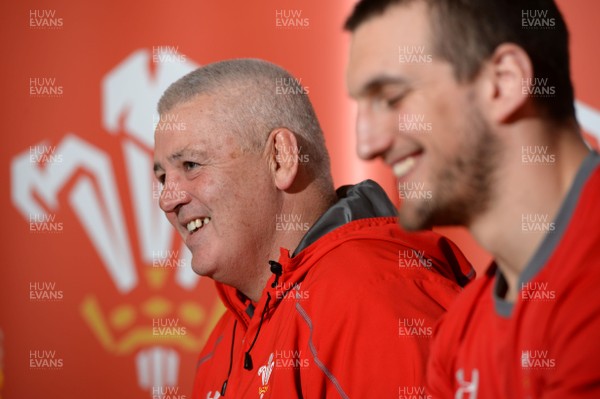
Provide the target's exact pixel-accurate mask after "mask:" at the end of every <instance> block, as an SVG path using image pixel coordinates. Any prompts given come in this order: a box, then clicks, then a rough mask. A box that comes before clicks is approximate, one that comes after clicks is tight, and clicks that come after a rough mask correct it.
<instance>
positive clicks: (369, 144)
mask: <svg viewBox="0 0 600 399" xmlns="http://www.w3.org/2000/svg"><path fill="white" fill-rule="evenodd" d="M393 140H394V133H393V131H392V129H389V126H386V124H385V123H383V121H381V120H379V119H378V118H377V117H376V116H375V115H374V114H373V113H372V112H371V111H369V110H368V109H367V107H366V106H364V105H359V106H358V111H357V114H356V152H357V154H358V156H359V157H360V158H361V159H365V160H369V159H373V158H375V157H377V156H379V155H381V154H383V153H384V152H385V151H387V150H388V149H389V148H390V147H391V145H392V142H393Z"/></svg>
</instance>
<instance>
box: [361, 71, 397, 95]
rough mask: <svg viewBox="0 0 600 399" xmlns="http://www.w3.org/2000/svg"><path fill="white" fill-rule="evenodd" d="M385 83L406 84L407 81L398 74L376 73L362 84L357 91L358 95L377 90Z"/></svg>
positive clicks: (385, 84)
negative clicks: (376, 74)
mask: <svg viewBox="0 0 600 399" xmlns="http://www.w3.org/2000/svg"><path fill="white" fill-rule="evenodd" d="M387 85H408V81H407V80H406V79H404V78H402V77H399V76H389V75H378V76H375V77H374V78H372V79H370V80H369V81H367V83H365V84H364V85H363V86H362V88H361V89H360V90H359V91H358V96H360V97H362V96H364V95H366V94H368V93H373V92H378V91H380V90H381V88H382V87H384V86H387Z"/></svg>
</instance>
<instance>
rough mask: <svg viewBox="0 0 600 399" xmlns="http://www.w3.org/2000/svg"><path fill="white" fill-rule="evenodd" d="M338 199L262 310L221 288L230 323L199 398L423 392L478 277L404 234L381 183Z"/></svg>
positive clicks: (201, 369)
mask: <svg viewBox="0 0 600 399" xmlns="http://www.w3.org/2000/svg"><path fill="white" fill-rule="evenodd" d="M338 195H341V196H343V198H341V199H340V201H339V202H338V203H337V204H336V205H334V206H333V207H332V208H330V209H329V210H328V211H327V212H326V213H325V214H324V215H323V216H322V217H321V219H319V221H317V223H316V224H315V225H314V226H313V227H312V228H311V229H310V230H309V231H308V233H307V234H306V236H305V238H304V239H303V241H302V242H301V244H300V246H299V248H297V249H296V251H295V252H294V253H293V254H292V253H290V251H289V250H287V249H285V248H282V249H281V253H280V257H279V259H278V261H277V263H276V262H272V264H274V265H276V266H275V269H273V268H272V269H271V270H275V271H276V272H278V273H277V274H274V275H273V276H272V277H271V279H270V281H269V282H268V283H267V286H266V287H265V289H264V290H263V293H262V297H261V299H260V301H259V302H258V303H255V304H253V303H251V301H250V300H248V299H247V298H245V297H244V296H243V295H242V294H241V293H239V292H238V291H237V290H236V289H234V288H232V287H228V286H225V285H222V284H219V283H217V288H218V291H219V294H220V296H221V299H222V300H223V302H224V304H225V306H226V307H227V311H226V313H225V314H224V315H223V317H222V318H221V320H220V321H219V322H218V324H217V326H216V327H215V329H214V331H213V332H212V334H211V336H210V338H209V339H208V342H207V343H206V345H205V347H204V350H203V351H202V353H201V354H200V356H199V359H198V367H197V371H196V378H195V382H194V393H193V398H195V399H199V398H201V399H207V398H218V397H221V396H226V397H230V398H260V399H262V398H277V399H283V398H286V399H287V398H323V397H328V398H330V397H331V398H338V397H340V398H398V397H399V395H400V397H402V395H403V394H405V396H406V397H411V396H410V395H411V394H413V393H414V394H419V393H421V392H424V385H425V366H426V361H427V356H428V353H429V346H430V342H431V334H432V332H433V327H434V325H435V323H436V322H437V320H438V319H439V317H440V316H441V315H442V314H443V312H444V311H445V310H446V309H447V307H448V306H449V304H450V303H451V302H452V300H453V299H454V297H455V296H456V295H457V294H458V293H459V292H460V290H461V285H464V284H465V283H466V282H468V281H469V280H470V279H471V278H473V277H474V271H473V269H472V268H471V266H470V265H469V263H468V262H467V260H466V259H465V258H464V256H463V255H462V253H461V252H460V251H459V250H458V248H457V247H456V246H455V245H454V244H453V243H452V242H450V241H449V240H447V239H445V238H443V237H442V236H440V235H438V234H436V233H433V232H422V233H410V234H409V233H407V232H404V231H402V230H401V229H400V228H399V227H398V225H397V218H396V217H395V209H394V207H393V205H392V204H391V203H390V202H389V200H388V199H387V197H386V196H385V193H384V192H383V190H382V189H381V188H380V187H379V186H377V185H376V184H375V183H374V182H372V181H366V182H363V183H361V184H359V185H357V186H354V187H350V188H348V187H345V188H343V189H341V190H338ZM279 266H280V271H281V273H279V270H278V268H279ZM265 267H269V265H266V266H265ZM278 274H279V275H278ZM417 397H418V396H417Z"/></svg>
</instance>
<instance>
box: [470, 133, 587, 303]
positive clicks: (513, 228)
mask: <svg viewBox="0 0 600 399" xmlns="http://www.w3.org/2000/svg"><path fill="white" fill-rule="evenodd" d="M574 129H575V127H573V126H571V127H566V128H563V129H562V130H560V129H554V130H555V131H553V132H552V133H551V134H547V133H545V132H542V131H541V130H539V129H538V132H537V133H536V131H535V129H534V127H532V129H529V130H523V131H521V132H520V133H521V134H520V135H518V136H517V135H514V136H513V137H515V140H514V141H513V142H512V143H511V146H510V148H509V149H508V150H507V151H506V153H505V158H504V159H503V162H502V166H501V167H500V171H499V172H500V173H498V176H497V181H496V184H495V188H496V191H495V192H494V193H493V200H492V203H491V204H490V207H489V209H488V210H487V211H486V212H485V213H483V214H481V215H478V216H477V217H476V218H475V219H474V220H473V222H472V223H471V224H470V226H469V228H470V230H471V232H472V233H473V236H474V237H475V239H476V240H477V241H479V243H480V244H481V245H482V246H483V247H484V248H485V249H487V250H488V251H489V252H491V254H492V255H493V256H494V258H495V261H496V263H497V264H498V267H499V268H500V271H501V272H502V274H503V276H504V277H505V279H506V281H507V283H508V291H507V292H506V295H505V299H506V300H507V301H510V302H514V301H515V300H516V298H517V297H518V295H519V291H520V288H519V287H518V281H519V277H520V276H521V274H522V272H523V270H524V269H525V267H526V266H527V264H528V262H529V261H530V260H531V258H532V257H533V255H534V254H535V252H536V250H537V249H538V248H539V246H540V245H541V243H542V241H543V240H544V238H545V237H546V235H547V234H552V231H553V230H554V229H553V228H552V227H553V222H554V219H555V218H556V216H557V213H558V211H559V209H560V206H561V204H562V202H563V200H564V199H565V196H566V195H567V193H568V191H569V189H570V187H571V185H572V183H573V180H574V179H575V176H576V174H577V171H578V170H579V167H580V166H581V163H582V162H583V160H584V158H585V157H586V156H587V154H588V153H589V150H588V149H587V147H586V146H585V144H584V143H583V142H582V140H581V139H580V138H579V136H578V135H577V134H574Z"/></svg>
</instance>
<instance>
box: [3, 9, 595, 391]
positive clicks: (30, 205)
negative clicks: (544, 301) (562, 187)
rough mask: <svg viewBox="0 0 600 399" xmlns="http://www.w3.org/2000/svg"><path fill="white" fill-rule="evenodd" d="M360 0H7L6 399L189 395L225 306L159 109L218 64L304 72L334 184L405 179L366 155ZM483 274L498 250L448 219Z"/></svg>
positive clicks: (584, 118)
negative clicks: (168, 199) (157, 164)
mask: <svg viewBox="0 0 600 399" xmlns="http://www.w3.org/2000/svg"><path fill="white" fill-rule="evenodd" d="M558 2H559V4H560V6H561V8H562V10H563V12H564V14H565V17H566V19H567V23H568V25H569V26H570V29H571V33H572V47H571V49H572V68H573V76H574V80H575V86H576V95H577V99H578V103H577V106H578V112H579V116H580V121H581V122H582V124H583V126H584V128H585V130H586V136H587V137H588V139H589V141H590V143H592V145H595V146H597V143H598V142H597V139H598V137H600V93H599V91H598V87H599V83H600V79H599V77H598V71H599V70H600V56H599V55H598V51H597V50H598V43H597V41H598V38H599V37H600V28H599V27H598V25H597V17H598V15H600V3H598V2H597V1H595V0H576V1H572V0H571V1H569V0H559V1H558ZM353 4H354V1H353V0H338V1H331V2H329V1H317V0H302V1H300V0H261V1H260V2H241V1H240V2H215V1H212V2H209V1H208V0H194V1H190V0H174V1H171V2H159V1H139V0H132V1H128V2H116V1H105V2H89V1H80V2H74V1H66V0H47V1H44V2H41V1H33V0H22V1H18V2H3V3H2V5H0V9H1V11H2V12H1V14H0V15H1V17H0V18H2V23H1V24H0V29H1V31H2V35H1V37H0V40H1V43H2V49H3V51H4V61H3V62H2V74H1V79H2V90H3V92H4V95H3V98H4V100H2V115H3V117H2V122H3V125H4V127H5V128H4V134H3V143H2V145H1V146H0V154H1V161H2V168H1V173H2V176H1V181H2V182H3V186H4V189H3V190H2V197H1V201H2V209H3V215H4V217H5V218H6V219H4V220H5V222H6V223H5V224H4V226H5V227H4V228H3V229H2V241H1V245H2V255H3V262H2V265H1V273H0V398H3V399H5V398H6V399H9V398H19V399H21V398H33V397H36V396H38V395H43V397H45V398H49V399H54V398H88V399H95V398H107V397H117V398H140V399H141V398H149V397H152V398H157V397H158V398H170V399H175V398H177V399H185V398H189V397H190V395H191V386H192V379H193V376H194V369H195V361H196V356H197V354H198V353H199V351H200V349H201V347H202V345H203V343H204V341H205V340H206V338H207V335H208V334H209V332H210V330H211V328H212V326H213V325H214V323H215V322H216V320H217V319H218V317H219V316H220V315H221V313H222V311H223V307H222V305H221V304H220V302H219V300H218V299H217V298H216V296H215V291H214V288H213V284H212V282H211V281H210V280H208V279H203V278H199V277H198V276H196V275H194V274H193V273H192V272H191V270H190V268H189V254H188V252H187V251H186V250H185V248H183V247H182V243H181V241H180V240H179V238H178V237H177V236H176V235H175V233H174V231H173V230H172V229H171V227H170V226H169V225H168V223H167V221H166V218H165V217H164V215H163V214H162V213H161V212H160V210H159V209H158V206H157V200H158V194H159V189H160V187H158V186H157V185H156V183H154V181H153V174H152V147H153V138H152V136H153V126H154V125H155V124H156V123H157V115H156V113H155V105H156V102H157V100H158V98H159V97H160V95H161V93H162V92H163V90H164V89H166V87H167V86H168V85H169V84H170V83H172V82H173V81H175V80H176V79H177V78H179V77H181V76H182V75H183V74H185V73H187V72H189V71H191V70H192V69H193V68H195V67H197V66H199V65H202V64H206V63H210V62H213V61H217V60H222V59H227V58H238V57H258V58H264V59H267V60H269V61H272V62H275V63H277V64H280V65H282V66H283V67H285V68H286V69H288V70H289V71H290V72H292V74H294V75H295V76H296V77H297V78H298V79H301V84H302V85H303V86H304V87H305V89H306V91H307V92H308V93H309V96H310V98H311V100H312V102H313V104H314V106H315V108H316V111H317V114H318V116H319V118H320V121H321V123H322V126H323V129H324V131H325V135H326V139H327V144H328V148H329V151H330V153H331V158H332V166H333V176H334V179H335V182H336V185H338V186H339V185H342V184H349V183H355V182H358V181H360V180H363V179H366V178H372V179H375V180H377V181H378V182H379V183H380V184H382V185H383V186H384V187H385V188H386V191H387V192H388V193H389V195H390V196H391V197H392V198H394V200H395V201H398V194H397V192H396V190H395V187H394V179H393V177H392V175H391V173H390V172H389V171H388V170H387V168H385V167H383V166H382V165H381V164H380V163H379V162H370V163H365V162H361V161H359V160H358V159H357V157H356V155H355V150H354V144H355V140H354V113H355V110H354V105H353V103H352V102H351V101H350V100H349V99H348V98H347V95H346V88H345V83H344V78H345V70H346V67H345V65H346V58H347V51H348V43H349V36H348V35H347V34H346V33H344V32H343V31H342V25H343V22H344V19H345V17H346V16H347V15H348V13H349V11H350V9H351V8H352V6H353ZM440 231H441V232H442V233H444V234H446V235H448V236H449V237H451V238H452V239H454V240H455V241H456V242H457V243H458V244H459V246H460V247H461V248H462V250H463V251H464V252H465V254H466V255H467V257H468V258H469V259H470V260H471V261H472V262H473V264H474V265H475V267H476V269H477V270H478V271H479V272H481V271H482V270H484V269H485V267H486V266H487V264H488V263H489V260H490V258H489V256H488V255H487V254H486V253H485V251H483V250H481V249H480V248H479V247H478V246H477V245H476V244H475V243H474V241H473V240H472V239H471V237H470V236H469V234H468V233H467V232H466V231H464V230H462V229H454V228H445V229H441V230H440Z"/></svg>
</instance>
